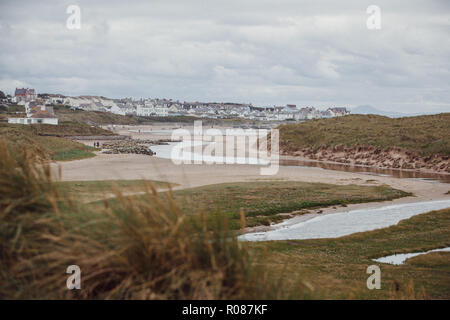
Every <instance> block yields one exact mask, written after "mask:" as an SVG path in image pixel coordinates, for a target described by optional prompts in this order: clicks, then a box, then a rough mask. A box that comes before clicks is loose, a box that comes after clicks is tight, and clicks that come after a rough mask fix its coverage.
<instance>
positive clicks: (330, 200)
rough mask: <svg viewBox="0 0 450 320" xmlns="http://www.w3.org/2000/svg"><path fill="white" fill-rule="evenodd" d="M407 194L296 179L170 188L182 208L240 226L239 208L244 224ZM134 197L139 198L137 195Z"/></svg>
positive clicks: (384, 189)
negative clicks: (221, 217)
mask: <svg viewBox="0 0 450 320" xmlns="http://www.w3.org/2000/svg"><path fill="white" fill-rule="evenodd" d="M407 195H409V194H408V193H406V192H403V191H400V190H396V189H392V188H390V187H388V186H359V185H343V186H338V185H332V184H324V183H307V182H296V181H274V182H241V183H224V184H216V185H210V186H205V187H198V188H192V189H185V190H177V191H174V192H173V194H172V196H173V199H174V201H175V203H176V204H177V205H178V206H179V207H180V209H181V210H182V211H183V212H187V213H198V212H200V211H203V212H208V213H212V214H214V213H216V212H221V213H224V214H226V215H227V216H228V217H229V218H230V225H231V227H232V228H234V229H237V228H239V227H240V210H241V208H242V210H243V212H244V213H245V216H246V225H247V226H250V227H251V226H256V225H268V224H270V223H271V222H277V221H281V220H283V219H286V218H289V217H291V216H290V215H287V214H286V215H280V213H290V212H292V211H295V210H301V209H306V208H314V207H326V206H332V205H345V204H348V203H361V202H371V201H383V200H392V199H395V198H400V197H404V196H407ZM137 198H141V199H142V198H143V197H141V196H139V197H137Z"/></svg>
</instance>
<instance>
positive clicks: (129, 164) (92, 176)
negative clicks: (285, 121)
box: [53, 124, 450, 231]
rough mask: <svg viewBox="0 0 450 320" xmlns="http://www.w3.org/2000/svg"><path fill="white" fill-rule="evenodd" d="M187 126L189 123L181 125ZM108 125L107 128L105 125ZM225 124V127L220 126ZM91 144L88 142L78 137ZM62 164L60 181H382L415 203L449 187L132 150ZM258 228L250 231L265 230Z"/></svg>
mask: <svg viewBox="0 0 450 320" xmlns="http://www.w3.org/2000/svg"><path fill="white" fill-rule="evenodd" d="M178 127H180V126H178V125H172V124H169V125H168V124H165V125H164V124H162V125H159V126H152V127H151V130H150V129H149V127H148V126H140V127H130V126H118V127H115V128H114V132H115V133H118V134H121V135H128V136H130V137H132V138H133V139H168V138H170V132H171V130H173V129H175V128H178ZM184 127H185V128H188V129H191V128H192V126H184ZM110 129H111V128H110ZM222 129H224V128H222ZM82 142H83V143H86V144H90V143H91V141H82ZM58 167H61V173H62V176H61V179H62V180H63V181H80V180H119V179H120V180H134V179H148V180H159V181H166V182H171V183H175V184H178V186H176V187H174V189H184V188H193V187H199V186H204V185H210V184H218V183H231V182H249V181H264V180H266V181H267V180H286V181H288V180H291V181H305V182H321V183H331V184H337V185H345V184H356V185H382V184H386V185H389V186H391V187H393V188H396V189H400V190H403V191H406V192H411V193H412V194H413V195H414V196H411V197H406V198H401V199H396V200H393V201H390V202H389V204H401V203H408V202H420V201H430V200H441V199H449V198H450V195H448V194H446V193H447V192H448V191H449V190H450V185H449V184H448V183H442V182H438V181H428V180H422V179H405V178H398V177H393V176H387V175H374V174H364V173H360V172H348V171H339V170H327V169H323V168H318V167H303V166H280V167H279V170H278V173H277V174H275V175H272V176H262V175H260V168H261V166H258V165H249V164H210V165H208V164H181V165H176V164H174V163H173V162H172V161H171V160H170V159H163V158H158V157H154V156H153V157H152V156H146V155H137V154H102V153H101V152H97V156H96V157H94V158H89V159H84V160H76V161H70V162H59V163H55V164H53V168H54V170H55V172H57V171H58ZM386 204H387V203H386V202H379V203H361V204H351V205H348V206H347V207H329V208H324V209H321V210H320V211H319V210H310V213H309V214H305V215H302V216H297V217H296V218H295V219H296V221H299V220H306V219H310V218H313V217H315V216H317V215H319V214H321V215H323V214H330V213H336V212H342V211H347V210H352V209H360V208H376V207H380V206H384V205H386ZM264 229H267V227H258V228H256V229H255V228H253V229H250V230H249V231H258V230H264Z"/></svg>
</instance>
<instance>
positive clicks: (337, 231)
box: [239, 199, 450, 241]
mask: <svg viewBox="0 0 450 320" xmlns="http://www.w3.org/2000/svg"><path fill="white" fill-rule="evenodd" d="M449 207H450V199H449V200H438V201H426V202H414V203H404V204H396V205H388V206H384V207H378V208H368V209H358V210H351V211H345V212H339V213H333V214H326V215H323V216H318V217H315V218H312V219H310V220H306V221H302V222H299V223H293V222H292V221H294V219H295V218H294V219H290V220H286V221H284V222H282V223H279V224H276V225H273V226H272V228H273V230H270V231H266V232H255V233H247V234H244V235H241V236H240V237H239V239H240V240H244V241H272V240H300V239H319V238H338V237H342V236H346V235H349V234H352V233H356V232H364V231H370V230H375V229H380V228H386V227H389V226H392V225H395V224H397V223H398V222H399V221H400V220H404V219H408V218H410V217H412V216H415V215H417V214H421V213H425V212H429V211H433V210H439V209H445V208H449Z"/></svg>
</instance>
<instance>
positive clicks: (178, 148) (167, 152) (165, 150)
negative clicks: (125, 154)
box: [150, 141, 269, 165]
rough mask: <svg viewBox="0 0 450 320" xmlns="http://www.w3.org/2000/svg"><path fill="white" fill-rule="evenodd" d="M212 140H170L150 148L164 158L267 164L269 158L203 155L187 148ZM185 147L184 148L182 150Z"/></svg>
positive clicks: (220, 162) (206, 143)
mask: <svg viewBox="0 0 450 320" xmlns="http://www.w3.org/2000/svg"><path fill="white" fill-rule="evenodd" d="M209 144H211V142H204V141H183V142H169V144H167V145H155V146H151V147H150V149H151V150H152V151H153V152H156V155H155V157H157V158H163V159H171V160H174V161H188V160H190V161H196V162H197V161H198V162H203V163H206V164H208V163H217V164H225V163H227V164H254V165H267V164H268V163H269V161H268V160H264V159H259V158H252V157H227V156H214V155H202V153H201V152H199V153H198V152H195V151H196V150H194V152H191V151H188V149H187V148H195V147H197V146H203V145H209ZM183 148H185V149H184V150H182V149H183Z"/></svg>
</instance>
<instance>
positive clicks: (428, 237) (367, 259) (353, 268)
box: [251, 209, 450, 299]
mask: <svg viewBox="0 0 450 320" xmlns="http://www.w3.org/2000/svg"><path fill="white" fill-rule="evenodd" d="M449 231H450V209H444V210H440V211H433V212H430V213H425V214H421V215H417V216H414V217H412V218H410V219H406V220H402V221H400V222H399V223H398V224H397V225H395V226H391V227H389V228H384V229H379V230H374V231H369V232H361V233H356V234H353V235H349V236H345V237H341V238H337V239H313V240H290V241H273V242H267V243H253V244H251V248H252V249H253V250H264V251H266V252H267V257H268V261H267V262H268V263H267V267H268V268H270V270H271V271H272V272H273V273H277V272H280V271H281V270H283V272H284V274H286V275H289V276H293V278H295V276H298V275H301V276H302V279H304V280H305V281H307V282H308V283H309V284H310V286H311V287H312V288H313V289H314V292H315V294H317V296H318V297H322V298H327V299H336V298H338V299H340V298H345V299H348V298H353V299H414V298H427V299H449V298H450V253H448V252H436V253H429V254H426V255H422V256H417V257H414V258H411V259H408V260H406V263H405V264H403V265H399V266H396V265H390V264H384V263H378V262H375V261H373V260H372V259H375V258H380V257H383V256H388V255H392V254H397V253H410V252H424V251H428V250H431V249H436V248H445V247H448V246H450V232H449ZM374 264H375V265H378V266H379V267H380V268H381V290H368V289H367V287H366V280H367V277H368V276H369V275H368V274H366V269H367V267H368V266H370V265H374ZM286 281H288V282H289V278H286Z"/></svg>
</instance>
